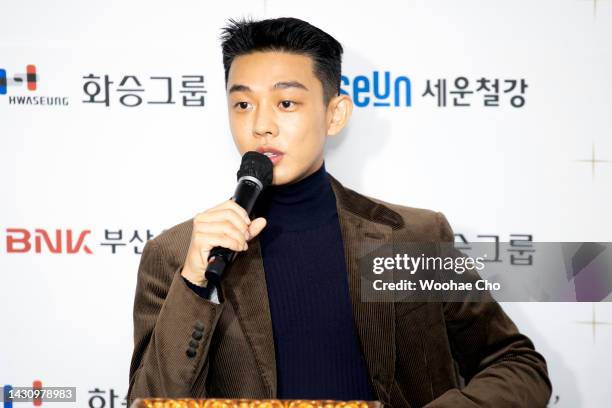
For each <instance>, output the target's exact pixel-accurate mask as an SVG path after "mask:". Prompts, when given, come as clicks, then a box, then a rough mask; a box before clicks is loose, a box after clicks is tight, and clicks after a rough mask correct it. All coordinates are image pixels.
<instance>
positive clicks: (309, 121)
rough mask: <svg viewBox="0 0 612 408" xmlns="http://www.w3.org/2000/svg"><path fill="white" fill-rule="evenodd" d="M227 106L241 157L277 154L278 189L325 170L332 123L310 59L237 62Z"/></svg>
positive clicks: (262, 55)
mask: <svg viewBox="0 0 612 408" xmlns="http://www.w3.org/2000/svg"><path fill="white" fill-rule="evenodd" d="M227 101H228V110H229V121H230V128H231V132H232V135H233V137H234V143H235V144H236V147H237V148H238V150H239V151H240V154H241V155H242V154H244V153H245V152H247V151H249V150H256V151H259V152H262V153H263V152H267V151H269V150H270V151H273V152H278V153H277V155H276V157H271V160H272V162H273V163H274V173H273V174H274V177H273V180H272V183H273V184H275V185H280V184H289V183H293V182H296V181H299V180H301V179H302V178H304V177H306V176H308V175H310V174H312V173H313V172H315V171H316V170H317V169H318V168H319V167H320V166H321V164H322V163H323V149H324V146H325V139H326V137H327V131H328V122H329V117H328V113H327V107H326V106H325V105H324V103H323V86H322V84H321V81H320V80H319V79H318V78H317V77H316V76H315V75H314V70H313V62H312V59H311V58H310V57H308V56H305V55H298V54H290V53H286V52H276V51H270V52H255V53H252V54H247V55H241V56H239V57H237V58H235V59H234V61H233V62H232V65H231V67H230V70H229V73H228V81H227Z"/></svg>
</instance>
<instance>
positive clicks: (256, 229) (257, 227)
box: [247, 217, 268, 241]
mask: <svg viewBox="0 0 612 408" xmlns="http://www.w3.org/2000/svg"><path fill="white" fill-rule="evenodd" d="M267 223H268V222H267V221H266V219H265V218H263V217H259V218H255V219H254V220H253V221H252V222H251V225H249V231H248V232H249V238H247V240H248V241H250V240H251V239H253V238H255V237H256V236H257V235H259V233H260V232H261V231H262V230H263V229H264V228H265V226H266V225H267Z"/></svg>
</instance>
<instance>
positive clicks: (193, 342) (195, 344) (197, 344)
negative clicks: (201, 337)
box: [189, 340, 200, 349]
mask: <svg viewBox="0 0 612 408" xmlns="http://www.w3.org/2000/svg"><path fill="white" fill-rule="evenodd" d="M199 345H200V343H198V342H197V341H195V340H189V347H192V348H194V349H197V348H198V346H199Z"/></svg>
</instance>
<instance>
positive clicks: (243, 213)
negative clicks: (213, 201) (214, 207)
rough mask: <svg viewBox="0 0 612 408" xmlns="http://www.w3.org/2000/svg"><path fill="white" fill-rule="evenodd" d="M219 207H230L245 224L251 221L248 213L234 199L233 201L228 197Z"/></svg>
mask: <svg viewBox="0 0 612 408" xmlns="http://www.w3.org/2000/svg"><path fill="white" fill-rule="evenodd" d="M221 208H229V209H232V210H234V211H236V212H237V213H238V214H239V215H240V216H241V217H242V218H243V219H244V221H245V222H246V223H247V224H248V223H250V222H251V218H250V217H249V214H247V212H246V210H245V209H244V208H242V207H241V206H240V205H238V203H236V201H234V200H233V199H230V200H227V201H226V202H224V203H221Z"/></svg>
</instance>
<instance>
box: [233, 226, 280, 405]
mask: <svg viewBox="0 0 612 408" xmlns="http://www.w3.org/2000/svg"><path fill="white" fill-rule="evenodd" d="M221 287H222V290H223V294H224V296H226V297H227V299H228V300H229V301H230V302H231V303H232V306H233V307H234V310H235V311H236V315H237V318H238V321H239V322H240V326H241V327H242V330H243V332H244V334H245V336H246V338H247V341H248V343H249V346H250V347H251V349H252V351H253V354H254V356H255V360H256V361H257V368H258V370H259V374H260V375H261V377H262V379H263V382H264V384H265V385H266V390H265V393H266V394H267V396H268V397H269V398H275V397H276V394H277V386H276V384H277V383H276V354H275V351H274V338H273V337H272V318H271V316H270V305H269V303H268V288H267V286H266V276H265V274H264V267H263V258H262V256H261V244H260V242H259V236H257V237H255V238H253V239H252V240H251V241H249V249H247V251H246V252H242V253H240V254H239V256H236V259H235V261H234V263H233V264H232V266H231V269H230V270H229V271H228V273H227V275H226V276H225V277H224V279H223V280H222V281H221Z"/></svg>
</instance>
